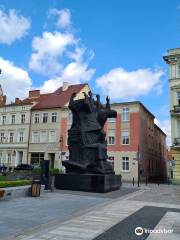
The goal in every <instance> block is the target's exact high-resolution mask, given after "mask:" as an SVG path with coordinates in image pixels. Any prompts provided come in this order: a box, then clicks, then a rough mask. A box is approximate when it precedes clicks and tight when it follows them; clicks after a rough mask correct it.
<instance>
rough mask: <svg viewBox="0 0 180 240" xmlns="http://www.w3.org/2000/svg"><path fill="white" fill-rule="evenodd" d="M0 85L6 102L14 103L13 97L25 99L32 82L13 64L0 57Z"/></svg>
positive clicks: (23, 71) (24, 72)
mask: <svg viewBox="0 0 180 240" xmlns="http://www.w3.org/2000/svg"><path fill="white" fill-rule="evenodd" d="M0 67H1V69H2V74H1V75H0V84H1V85H2V87H3V91H4V94H7V97H8V101H14V98H15V97H19V98H21V99H23V98H25V97H27V95H28V91H29V89H30V88H31V85H32V81H31V79H30V77H29V75H28V73H27V72H26V71H25V70H23V69H21V68H19V67H16V66H15V65H14V63H13V62H10V61H8V60H5V59H3V58H1V57H0Z"/></svg>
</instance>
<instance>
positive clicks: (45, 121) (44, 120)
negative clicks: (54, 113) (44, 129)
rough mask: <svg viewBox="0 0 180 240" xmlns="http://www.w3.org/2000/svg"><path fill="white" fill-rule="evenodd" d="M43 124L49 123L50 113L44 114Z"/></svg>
mask: <svg viewBox="0 0 180 240" xmlns="http://www.w3.org/2000/svg"><path fill="white" fill-rule="evenodd" d="M42 122H43V123H47V122H48V113H47V112H44V113H42Z"/></svg>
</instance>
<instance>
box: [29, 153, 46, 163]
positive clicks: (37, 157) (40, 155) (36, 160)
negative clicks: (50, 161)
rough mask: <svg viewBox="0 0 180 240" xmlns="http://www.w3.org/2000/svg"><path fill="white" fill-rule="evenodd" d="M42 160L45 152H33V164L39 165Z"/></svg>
mask: <svg viewBox="0 0 180 240" xmlns="http://www.w3.org/2000/svg"><path fill="white" fill-rule="evenodd" d="M42 160H44V153H31V164H33V165H37V166H39V165H40V162H41V161H42Z"/></svg>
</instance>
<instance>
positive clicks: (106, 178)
mask: <svg viewBox="0 0 180 240" xmlns="http://www.w3.org/2000/svg"><path fill="white" fill-rule="evenodd" d="M120 186H121V176H120V175H100V174H99V175H97V174H69V173H65V174H56V175H55V187H56V188H57V189H66V190H75V191H84V192H99V193H105V192H110V191H114V190H118V189H119V188H120Z"/></svg>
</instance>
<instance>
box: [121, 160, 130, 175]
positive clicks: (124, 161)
mask: <svg viewBox="0 0 180 240" xmlns="http://www.w3.org/2000/svg"><path fill="white" fill-rule="evenodd" d="M127 163H128V164H127ZM124 164H125V165H124ZM126 164H127V165H126ZM123 166H125V169H124V167H123ZM127 166H128V168H127ZM129 166H130V163H129V157H122V169H121V170H122V171H123V172H130V168H129Z"/></svg>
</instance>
